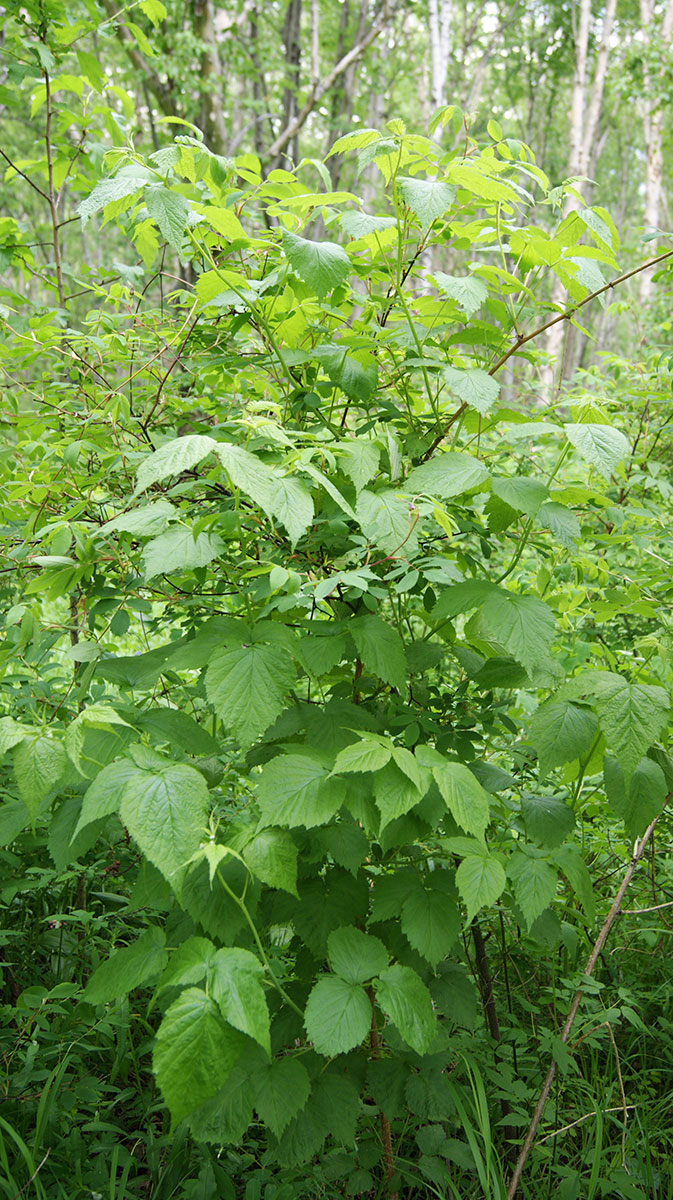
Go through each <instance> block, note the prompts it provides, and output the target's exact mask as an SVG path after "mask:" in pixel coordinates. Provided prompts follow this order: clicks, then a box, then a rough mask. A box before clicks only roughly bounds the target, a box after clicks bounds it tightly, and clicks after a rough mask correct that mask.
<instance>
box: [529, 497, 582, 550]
mask: <svg viewBox="0 0 673 1200" xmlns="http://www.w3.org/2000/svg"><path fill="white" fill-rule="evenodd" d="M536 520H537V523H538V525H543V526H544V528H545V529H548V530H549V532H550V533H551V534H552V536H553V537H555V538H556V540H557V542H560V543H561V545H562V546H565V547H566V548H567V549H568V550H574V549H575V547H576V545H577V543H578V542H579V540H580V538H581V536H582V530H581V529H580V523H579V521H578V520H577V517H576V516H575V514H574V512H572V511H571V509H569V508H566V506H565V504H557V503H556V501H554V500H550V501H549V503H548V504H543V505H542V506H541V507H540V508H539V509H538V512H537V517H536Z"/></svg>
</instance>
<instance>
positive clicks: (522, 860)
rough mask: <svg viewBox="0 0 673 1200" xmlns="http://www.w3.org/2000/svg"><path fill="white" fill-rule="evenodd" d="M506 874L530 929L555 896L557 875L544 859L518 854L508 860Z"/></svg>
mask: <svg viewBox="0 0 673 1200" xmlns="http://www.w3.org/2000/svg"><path fill="white" fill-rule="evenodd" d="M507 873H508V875H509V877H510V879H511V880H512V883H513V884H514V899H515V900H516V902H517V904H518V906H519V908H520V909H521V911H522V913H523V915H524V918H525V920H526V922H527V924H528V928H529V929H530V927H531V925H532V924H533V921H534V920H535V919H536V918H537V917H539V916H540V913H543V912H544V910H545V909H546V908H548V907H549V905H550V904H551V902H552V900H553V899H554V896H555V895H556V879H557V873H556V871H555V870H554V868H553V867H552V866H550V865H549V863H548V862H545V861H544V859H541V858H535V857H532V856H531V855H528V854H522V853H520V852H515V853H514V854H513V855H512V857H511V858H510V860H509V863H508V866H507Z"/></svg>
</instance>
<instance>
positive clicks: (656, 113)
mask: <svg viewBox="0 0 673 1200" xmlns="http://www.w3.org/2000/svg"><path fill="white" fill-rule="evenodd" d="M640 18H641V25H642V31H643V40H644V43H645V54H644V64H645V65H644V69H643V91H644V94H645V99H644V109H643V133H644V137H645V153H646V161H645V208H644V212H643V225H644V226H645V232H646V233H647V232H651V231H652V230H654V229H658V228H659V213H660V210H661V199H662V176H663V166H664V158H663V109H662V95H661V92H662V86H663V82H664V81H663V72H664V70H665V69H666V67H665V66H662V67H661V68H660V71H659V73H658V74H657V76H654V77H653V75H652V72H651V70H650V66H649V62H648V52H649V50H650V48H651V46H652V44H653V42H654V41H655V39H656V44H657V46H658V47H659V48H660V49H661V51H662V54H661V62H662V64H665V63H666V61H667V55H666V53H665V51H666V50H667V49H668V47H669V46H670V44H671V35H672V34H673V0H668V3H667V5H666V9H665V11H664V16H663V20H662V23H661V28H660V30H659V31H658V32H657V31H656V30H655V29H654V28H653V19H654V0H640ZM651 294H652V272H651V271H646V272H644V273H643V274H642V275H641V277H640V299H641V301H642V303H644V304H646V303H647V302H648V301H649V299H650V296H651Z"/></svg>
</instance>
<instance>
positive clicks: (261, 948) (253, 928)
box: [217, 867, 304, 1021]
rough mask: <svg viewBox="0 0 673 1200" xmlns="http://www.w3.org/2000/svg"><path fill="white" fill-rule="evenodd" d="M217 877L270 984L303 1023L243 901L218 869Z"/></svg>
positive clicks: (301, 1013) (298, 1010) (299, 1012)
mask: <svg viewBox="0 0 673 1200" xmlns="http://www.w3.org/2000/svg"><path fill="white" fill-rule="evenodd" d="M217 877H218V879H219V881H220V883H221V884H222V887H223V888H224V890H225V892H226V893H227V895H228V896H229V898H230V899H231V900H233V902H234V904H236V905H237V907H238V908H240V910H241V912H242V914H243V916H244V918H245V920H246V922H247V924H248V926H249V927H250V932H251V933H252V936H253V938H254V939H255V945H256V946H257V949H258V950H259V954H260V957H261V959H262V962H263V963H264V966H265V967H266V970H267V971H268V973H269V976H270V978H271V982H272V983H273V986H274V987H275V988H276V990H277V991H278V992H279V993H280V995H281V996H282V997H283V1000H284V1001H285V1003H286V1004H289V1006H290V1008H292V1009H294V1011H295V1012H296V1013H297V1015H298V1016H300V1017H301V1019H302V1021H303V1019H304V1014H303V1012H302V1011H301V1009H300V1008H299V1007H298V1005H296V1004H295V1002H294V1000H293V999H292V997H291V996H288V994H287V992H286V991H285V988H284V987H283V985H282V983H279V982H278V980H277V979H276V976H275V974H274V971H273V967H272V966H271V963H270V962H269V959H268V956H267V953H266V950H265V949H264V946H263V945H262V940H261V938H260V936H259V933H258V932H257V926H256V925H255V922H254V921H253V919H252V917H251V916H250V913H249V912H248V909H247V907H246V905H245V903H244V902H243V900H242V899H241V897H240V896H237V895H236V892H235V891H234V890H233V888H230V887H229V884H228V883H227V881H226V879H224V878H223V876H222V871H221V869H220V868H219V867H218V869H217Z"/></svg>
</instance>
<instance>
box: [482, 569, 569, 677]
mask: <svg viewBox="0 0 673 1200" xmlns="http://www.w3.org/2000/svg"><path fill="white" fill-rule="evenodd" d="M479 619H480V621H481V622H483V624H484V626H486V627H487V628H488V629H489V630H490V631H491V632H492V635H493V637H494V638H495V639H496V640H497V641H498V642H499V644H500V645H501V646H502V647H503V649H504V650H506V651H507V653H508V654H511V655H512V658H515V659H516V661H517V662H520V663H521V665H522V667H526V668H528V667H535V666H536V665H537V664H538V663H540V662H544V661H545V659H546V658H547V657H548V655H549V648H550V645H551V641H552V638H553V636H554V630H555V624H556V623H555V621H554V614H553V613H552V611H551V609H550V608H549V607H548V606H547V605H546V604H545V603H544V602H543V601H542V600H538V599H537V597H536V596H518V595H516V594H515V593H514V592H506V591H504V590H502V589H500V588H499V589H497V591H494V592H492V593H491V594H490V595H488V597H487V599H486V601H485V603H484V605H483V608H482V609H481V611H480V613H479Z"/></svg>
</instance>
